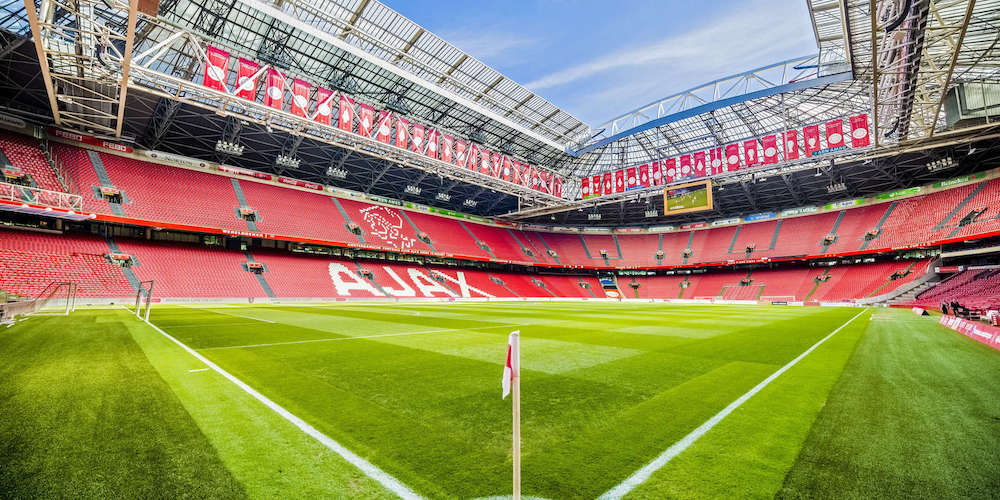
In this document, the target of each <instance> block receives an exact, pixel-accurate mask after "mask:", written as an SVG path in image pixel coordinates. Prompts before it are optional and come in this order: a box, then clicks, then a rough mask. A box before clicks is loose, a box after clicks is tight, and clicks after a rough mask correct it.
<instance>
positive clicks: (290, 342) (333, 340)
mask: <svg viewBox="0 0 1000 500" xmlns="http://www.w3.org/2000/svg"><path fill="white" fill-rule="evenodd" d="M512 326H521V325H496V326H480V327H476V328H448V329H444V330H421V331H419V332H403V333H384V334H380V335H361V336H357V337H335V338H332V339H308V340H291V341H288V342H271V343H269V344H247V345H227V346H221V347H205V348H203V349H202V351H208V350H218V349H244V348H248V347H269V346H275V345H290V344H309V343H313V342H336V341H338V340H358V339H377V338H381V337H399V336H402V335H424V334H427V333H445V332H463V331H467V330H489V329H491V328H510V327H512Z"/></svg>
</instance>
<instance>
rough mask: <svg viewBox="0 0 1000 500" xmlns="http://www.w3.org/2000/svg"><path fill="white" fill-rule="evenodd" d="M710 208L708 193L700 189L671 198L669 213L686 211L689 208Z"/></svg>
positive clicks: (668, 207)
mask: <svg viewBox="0 0 1000 500" xmlns="http://www.w3.org/2000/svg"><path fill="white" fill-rule="evenodd" d="M702 207H704V208H710V207H708V191H707V190H705V189H699V190H695V191H692V192H690V193H687V194H684V195H681V196H676V197H671V198H669V203H668V206H667V210H666V211H667V212H668V213H669V212H672V211H675V210H684V209H689V208H702Z"/></svg>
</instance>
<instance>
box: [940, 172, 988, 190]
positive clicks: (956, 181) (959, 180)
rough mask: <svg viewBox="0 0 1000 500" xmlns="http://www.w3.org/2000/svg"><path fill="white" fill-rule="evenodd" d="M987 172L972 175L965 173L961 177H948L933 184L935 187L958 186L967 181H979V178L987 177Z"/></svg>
mask: <svg viewBox="0 0 1000 500" xmlns="http://www.w3.org/2000/svg"><path fill="white" fill-rule="evenodd" d="M985 178H986V172H979V173H975V174H972V175H963V176H961V177H955V178H952V179H947V180H943V181H939V182H935V183H934V184H933V186H934V187H935V188H946V187H951V186H957V185H959V184H965V183H966V182H972V181H977V180H979V179H985Z"/></svg>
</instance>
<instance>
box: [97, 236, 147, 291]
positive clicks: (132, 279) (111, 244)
mask: <svg viewBox="0 0 1000 500" xmlns="http://www.w3.org/2000/svg"><path fill="white" fill-rule="evenodd" d="M104 241H106V242H107V243H108V249H109V250H111V252H112V253H123V252H122V250H121V248H118V244H117V243H115V239H114V238H113V237H112V236H111V235H105V236H104ZM131 257H132V267H134V266H139V265H142V264H141V263H140V262H139V258H138V257H136V256H134V255H133V256H131ZM119 267H121V270H122V274H123V275H124V276H125V279H126V280H127V281H128V283H129V285H132V290H134V291H135V292H138V291H139V278H137V277H136V276H135V272H134V271H132V267H124V266H119Z"/></svg>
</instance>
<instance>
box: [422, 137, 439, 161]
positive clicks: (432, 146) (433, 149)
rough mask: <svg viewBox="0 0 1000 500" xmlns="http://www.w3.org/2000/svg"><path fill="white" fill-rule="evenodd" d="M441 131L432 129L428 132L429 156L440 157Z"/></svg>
mask: <svg viewBox="0 0 1000 500" xmlns="http://www.w3.org/2000/svg"><path fill="white" fill-rule="evenodd" d="M440 135H441V133H440V132H438V131H437V130H430V131H428V132H427V149H426V151H427V152H426V155H427V156H428V157H429V158H434V159H435V160H436V159H437V158H438V139H439V137H440Z"/></svg>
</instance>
